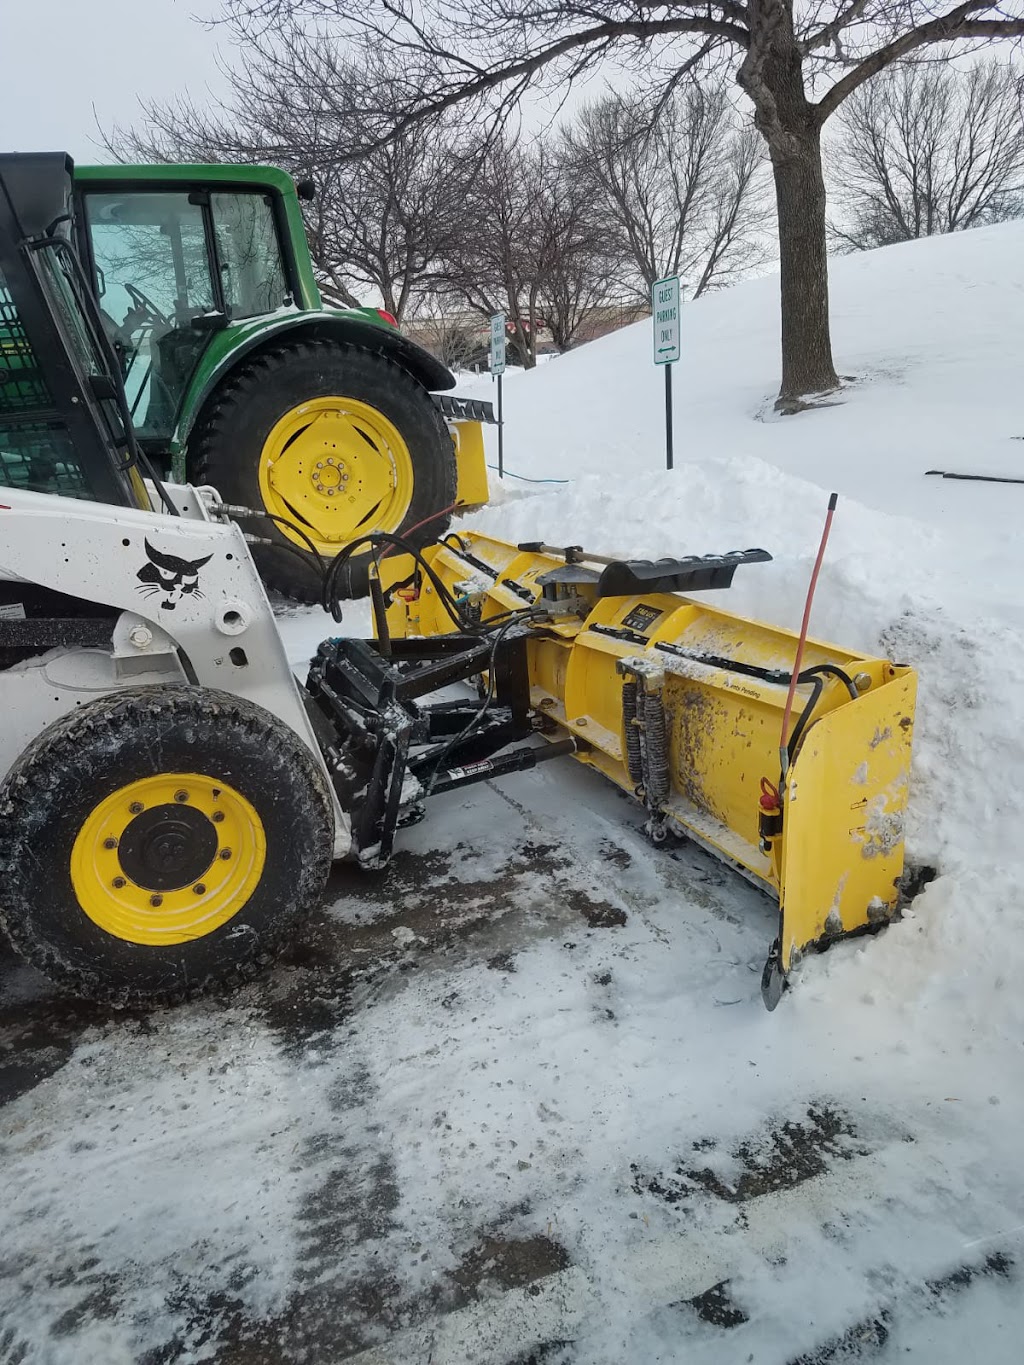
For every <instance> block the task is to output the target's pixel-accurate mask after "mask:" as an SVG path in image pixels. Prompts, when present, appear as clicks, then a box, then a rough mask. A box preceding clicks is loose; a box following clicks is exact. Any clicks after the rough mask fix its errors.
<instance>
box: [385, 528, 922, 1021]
mask: <svg viewBox="0 0 1024 1365" xmlns="http://www.w3.org/2000/svg"><path fill="white" fill-rule="evenodd" d="M769 558H770V555H768V554H767V553H766V552H765V551H763V550H748V551H743V552H739V553H733V554H728V555H722V556H706V557H702V558H697V557H692V558H689V559H682V560H667V561H666V560H660V561H656V562H655V563H648V562H631V563H626V562H619V561H612V560H608V559H605V558H602V557H601V556H593V555H588V554H585V553H584V552H583V551H581V550H579V549H578V548H573V547H570V548H569V549H568V550H562V551H555V550H552V549H551V547H547V546H543V545H530V546H514V545H508V544H505V543H503V542H501V541H497V540H493V539H490V538H488V537H485V536H480V535H477V534H475V533H469V534H460V535H458V536H448V537H447V538H446V540H445V542H444V543H443V544H440V545H437V546H434V547H432V548H431V549H429V550H428V551H426V554H425V557H424V563H423V565H420V566H417V565H416V564H414V562H413V561H412V560H411V559H410V558H408V557H403V556H395V557H393V558H386V559H385V560H383V562H382V581H383V588H384V601H385V602H386V603H388V604H389V605H388V608H387V625H386V634H387V635H388V636H389V640H388V643H387V648H388V649H390V650H395V649H396V648H398V645H399V642H402V643H403V644H404V647H406V648H409V647H412V646H413V644H415V643H416V642H417V640H419V642H420V644H421V645H423V644H425V643H427V642H429V641H430V640H432V639H437V640H440V639H442V638H445V639H453V638H457V630H458V629H460V628H464V622H465V620H466V618H469V619H471V620H472V621H473V622H475V623H476V626H477V628H478V629H479V630H481V631H487V630H488V629H490V630H491V631H492V633H493V631H494V628H495V627H497V626H499V625H500V623H501V622H502V621H504V622H506V623H508V624H509V625H510V626H511V625H514V626H515V629H516V632H517V635H518V638H520V639H521V641H522V645H521V648H522V650H523V655H524V662H523V667H524V669H525V676H526V684H525V685H526V687H527V688H528V706H529V715H530V718H531V724H532V726H533V728H534V730H536V731H539V733H541V734H542V735H543V737H544V739H545V740H547V741H548V742H549V743H553V744H556V745H567V742H571V752H572V753H573V755H574V757H575V758H576V759H577V761H579V762H581V763H585V764H587V765H589V766H591V767H594V768H596V769H598V770H599V771H600V772H602V773H604V775H605V776H606V777H608V778H610V779H611V780H612V781H613V782H616V783H617V784H618V785H619V786H620V787H622V788H624V789H625V790H626V791H628V792H630V793H632V794H634V795H635V796H636V797H637V799H638V800H639V801H641V802H642V803H643V805H644V806H645V808H646V810H647V828H648V831H649V833H650V834H651V836H652V838H654V840H655V841H660V840H661V839H663V838H664V837H665V836H666V834H667V832H668V831H669V830H670V829H674V830H675V831H676V832H679V833H683V834H685V835H687V836H688V837H690V838H692V839H694V840H695V841H697V842H698V843H700V844H701V845H703V846H704V847H705V848H707V849H709V850H710V851H711V852H712V853H714V854H715V855H716V856H717V857H719V858H721V859H722V860H723V861H725V862H727V863H729V864H730V865H731V866H733V867H734V868H736V869H737V870H738V871H739V872H741V873H742V874H743V875H745V876H746V877H747V878H748V879H749V880H751V881H753V882H754V883H755V884H756V885H758V886H759V887H761V888H762V889H763V890H764V891H765V892H767V893H768V894H769V895H770V896H772V898H773V899H774V900H775V902H776V903H777V904H778V906H779V913H780V927H779V936H778V940H777V942H776V944H774V945H773V947H772V951H771V954H770V956H769V961H768V964H767V966H766V972H765V980H764V990H765V997H766V1002H767V1003H769V1004H772V1003H774V1000H775V999H777V995H778V992H779V990H780V989H781V983H782V982H783V981H784V979H785V976H786V974H787V973H788V972H789V970H790V969H791V967H793V966H794V965H795V963H796V962H797V961H798V959H799V956H800V954H801V953H803V952H804V951H806V950H807V949H809V948H812V947H823V946H826V945H827V944H828V943H829V942H831V941H832V940H833V939H835V938H838V937H840V936H842V935H845V934H850V933H856V932H859V931H863V930H866V929H868V928H871V927H874V926H877V925H880V924H882V923H884V922H886V921H887V920H888V919H889V918H890V917H891V916H892V915H893V914H894V913H895V911H896V910H897V908H898V904H899V887H900V879H901V876H902V872H903V853H904V850H903V824H904V812H905V808H906V801H907V789H908V776H909V768H910V745H911V734H912V730H913V721H914V704H915V687H916V678H915V675H914V672H913V670H912V669H910V668H907V667H904V666H901V665H897V664H895V663H892V662H890V661H888V660H886V659H878V658H871V657H868V656H865V655H862V654H860V653H858V652H856V651H850V650H846V649H842V648H840V647H839V646H836V645H831V644H827V643H825V642H822V641H817V640H808V641H807V643H806V647H805V651H804V658H803V666H802V668H801V671H800V674H799V676H798V679H797V685H796V699H797V701H796V709H795V711H794V715H795V716H796V721H795V724H794V725H793V727H792V732H791V736H790V739H789V746H788V747H789V765H788V771H787V773H786V776H785V780H784V781H783V779H782V777H781V775H780V772H779V767H780V764H779V743H780V734H781V729H782V716H783V711H784V708H785V702H786V695H787V691H788V689H789V685H790V681H791V677H792V668H793V661H794V658H795V654H796V644H797V637H796V636H795V635H794V634H793V633H792V632H790V631H786V630H782V629H780V628H778V627H775V626H770V625H767V624H764V623H761V622H757V621H752V620H748V619H746V618H744V617H740V616H737V615H734V614H732V613H730V612H727V611H724V610H722V609H720V608H718V607H716V606H712V605H710V604H708V603H707V602H705V601H703V600H701V601H698V600H695V599H692V598H689V597H685V596H682V595H681V592H682V591H683V590H688V591H703V590H706V589H709V588H724V587H728V586H729V584H730V583H731V581H732V577H733V574H734V572H735V570H736V568H737V567H738V566H739V565H741V564H749V563H756V562H758V561H764V560H766V559H769ZM424 566H425V567H426V568H427V569H428V570H429V572H428V573H427V572H424V571H423V569H424ZM460 620H461V622H462V623H463V624H462V625H460ZM477 663H478V665H479V659H478V661H477ZM521 729H522V727H521ZM506 742H507V741H506ZM565 751H570V750H569V749H568V747H567V748H566V750H565Z"/></svg>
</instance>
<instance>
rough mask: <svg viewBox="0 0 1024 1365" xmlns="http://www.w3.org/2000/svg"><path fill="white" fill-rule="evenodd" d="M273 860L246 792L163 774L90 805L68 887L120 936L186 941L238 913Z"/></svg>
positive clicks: (149, 941)
mask: <svg viewBox="0 0 1024 1365" xmlns="http://www.w3.org/2000/svg"><path fill="white" fill-rule="evenodd" d="M266 856H267V840H266V835H265V833H264V830H263V822H262V820H261V819H260V817H259V815H257V813H256V811H255V809H254V808H253V806H252V805H251V804H250V802H249V801H247V800H246V798H245V797H244V796H242V795H241V793H240V792H237V791H235V789H234V788H233V787H229V786H228V785H227V783H225V782H221V781H220V780H219V779H217V778H211V777H206V776H202V775H200V774H199V773H162V774H161V775H160V776H159V777H144V778H140V779H139V780H138V781H136V782H129V783H128V784H127V786H124V787H120V788H119V789H118V790H117V791H116V792H113V793H112V794H111V795H110V796H108V797H105V798H104V800H102V801H100V802H99V804H98V805H96V806H94V807H93V809H92V810H91V811H90V812H89V815H88V816H87V818H86V820H85V822H84V823H83V825H82V828H81V829H80V830H79V832H78V836H77V838H76V839H75V842H74V846H73V847H72V850H71V883H72V886H73V887H74V890H75V895H76V896H77V898H78V903H79V905H80V906H81V907H82V910H83V911H84V912H85V914H87V915H88V916H89V918H90V919H91V920H92V921H93V923H94V924H97V925H99V927H100V928H101V929H104V930H105V931H106V932H107V933H108V934H112V935H113V936H114V937H115V938H120V939H124V940H125V942H127V943H146V944H157V945H159V944H175V943H188V942H190V941H191V940H192V939H197V938H202V937H203V935H204V934H210V933H212V932H213V931H214V929H219V928H220V926H221V925H222V924H226V923H227V921H228V920H229V919H231V918H232V916H233V915H237V914H238V912H239V911H240V910H241V909H242V907H243V906H244V905H245V904H246V902H247V901H248V899H249V897H250V896H251V895H252V893H253V891H255V889H256V887H257V885H258V884H259V880H260V878H261V876H262V875H263V867H264V864H265V863H266Z"/></svg>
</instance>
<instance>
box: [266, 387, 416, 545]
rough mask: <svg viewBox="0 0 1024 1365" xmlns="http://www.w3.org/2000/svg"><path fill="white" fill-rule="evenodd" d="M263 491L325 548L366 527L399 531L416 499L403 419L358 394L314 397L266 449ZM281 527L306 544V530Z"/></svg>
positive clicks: (285, 421)
mask: <svg viewBox="0 0 1024 1365" xmlns="http://www.w3.org/2000/svg"><path fill="white" fill-rule="evenodd" d="M259 475H260V493H261V495H262V497H263V505H264V507H265V508H266V510H267V511H268V512H272V513H273V514H274V515H275V516H279V517H284V518H285V519H286V520H288V521H293V522H296V523H297V524H298V525H299V526H300V527H301V528H302V530H303V531H305V533H306V535H307V536H309V538H310V539H311V540H312V541H313V543H314V544H315V545H316V547H317V549H318V550H319V551H320V552H321V554H335V553H336V552H337V551H338V550H339V549H340V548H341V547H342V545H346V544H347V543H348V542H349V541H351V540H354V539H355V538H356V537H357V536H358V535H359V533H360V531H397V530H398V528H399V527H400V526H401V524H402V522H403V520H404V519H405V515H406V513H407V512H408V510H409V504H410V503H411V502H412V493H413V469H412V457H411V455H410V454H409V447H408V446H407V445H406V443H405V440H404V439H403V437H402V435H401V434H400V432H399V430H398V428H397V427H396V426H395V424H394V423H393V422H391V421H389V420H388V418H387V417H385V416H384V414H383V413H382V412H380V411H378V409H377V408H375V407H373V406H372V405H371V404H369V403H363V402H361V401H360V400H359V399H356V398H312V399H310V400H309V401H308V402H306V403H300V404H299V406H298V407H296V408H292V409H291V410H290V411H289V412H286V413H285V415H284V416H283V417H282V418H281V419H280V421H278V422H276V423H275V424H274V426H273V428H272V429H271V432H270V434H269V436H268V437H267V439H266V441H265V442H264V445H263V451H262V453H261V455H260V470H259ZM278 529H279V530H280V531H281V532H282V533H283V534H284V535H286V536H288V537H289V539H291V540H293V541H294V542H295V543H296V545H300V546H302V547H303V548H306V546H305V542H304V541H303V539H302V537H301V536H300V535H297V534H295V533H294V532H292V531H290V530H289V529H288V527H287V526H281V525H280V523H278Z"/></svg>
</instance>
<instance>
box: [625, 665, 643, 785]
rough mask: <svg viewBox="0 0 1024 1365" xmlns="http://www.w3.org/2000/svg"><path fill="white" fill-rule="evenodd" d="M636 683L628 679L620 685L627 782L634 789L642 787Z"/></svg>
mask: <svg viewBox="0 0 1024 1365" xmlns="http://www.w3.org/2000/svg"><path fill="white" fill-rule="evenodd" d="M636 702H637V689H636V682H635V681H633V680H632V679H630V680H629V681H628V682H624V683H623V684H622V722H623V729H624V730H625V733H626V767H627V769H628V771H629V780H630V781H631V782H632V783H633V786H634V787H641V786H643V781H644V756H643V751H642V750H641V747H640V730H639V728H638V726H637V723H636V715H637V711H636Z"/></svg>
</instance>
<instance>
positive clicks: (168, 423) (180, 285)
mask: <svg viewBox="0 0 1024 1365" xmlns="http://www.w3.org/2000/svg"><path fill="white" fill-rule="evenodd" d="M84 199H85V215H86V227H87V231H88V234H89V239H90V242H91V246H92V257H93V264H94V267H95V272H96V290H97V293H98V295H99V300H100V308H101V309H102V311H103V314H104V318H105V322H106V325H107V327H108V329H109V331H110V335H111V338H112V339H113V341H114V343H115V345H116V347H117V349H118V352H119V354H120V355H121V357H122V364H123V367H124V375H125V390H126V392H127V394H128V402H129V406H130V408H131V410H132V418H133V421H134V423H135V429H136V432H137V433H138V436H139V438H140V439H141V440H142V441H144V442H146V443H147V444H148V445H150V446H151V447H157V448H160V449H165V448H166V446H167V443H168V442H169V441H170V439H171V438H172V437H173V435H174V429H175V425H176V422H177V415H178V412H179V410H180V407H181V402H182V399H183V397H184V395H185V391H186V389H187V386H188V383H189V380H190V379H191V377H192V374H193V372H194V370H195V367H196V364H197V363H198V361H199V358H200V356H201V355H202V353H203V351H204V350H205V349H206V347H207V346H208V345H209V343H210V338H211V336H212V332H213V327H212V326H211V322H214V321H215V320H216V319H217V318H218V316H219V319H220V323H221V325H224V324H226V323H230V322H235V321H241V320H243V319H245V318H251V317H256V316H259V315H261V314H265V313H272V312H274V311H275V310H276V309H278V308H280V307H281V306H282V305H283V304H285V303H286V302H290V296H289V294H288V283H287V277H286V272H285V269H284V264H283V261H282V257H281V249H280V243H279V241H278V235H277V227H276V224H275V221H274V212H273V203H272V201H271V199H270V197H269V196H267V195H264V194H260V193H257V192H252V191H242V192H232V191H224V192H220V191H214V192H212V193H209V194H207V193H204V192H202V191H196V190H190V189H189V188H187V187H183V188H180V189H177V188H174V189H172V188H167V189H160V188H157V189H154V190H152V191H135V190H125V191H120V192H107V191H94V192H91V193H88V194H86V195H85V196H84Z"/></svg>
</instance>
